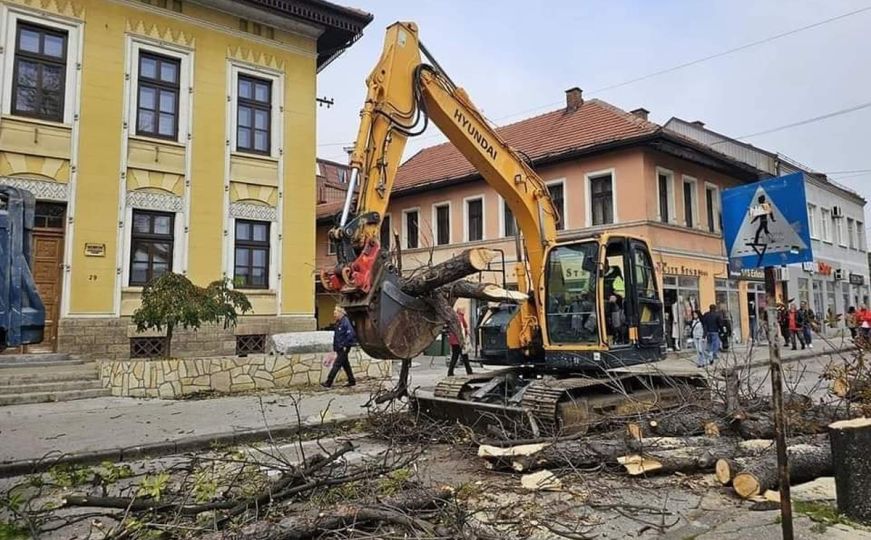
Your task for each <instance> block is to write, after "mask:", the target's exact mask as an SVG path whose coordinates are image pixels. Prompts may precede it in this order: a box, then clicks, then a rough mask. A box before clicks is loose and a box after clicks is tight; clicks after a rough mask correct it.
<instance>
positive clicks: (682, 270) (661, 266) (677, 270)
mask: <svg viewBox="0 0 871 540" xmlns="http://www.w3.org/2000/svg"><path fill="white" fill-rule="evenodd" d="M656 270H657V271H658V272H659V273H660V274H670V275H677V276H693V277H706V276H707V275H708V271H707V270H702V269H701V268H693V267H692V266H684V265H680V266H678V265H670V264H668V263H665V262H662V261H660V262H657V263H656Z"/></svg>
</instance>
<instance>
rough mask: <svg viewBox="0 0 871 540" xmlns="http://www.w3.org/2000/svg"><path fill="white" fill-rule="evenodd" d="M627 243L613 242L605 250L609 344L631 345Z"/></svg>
mask: <svg viewBox="0 0 871 540" xmlns="http://www.w3.org/2000/svg"><path fill="white" fill-rule="evenodd" d="M625 255H626V243H625V240H624V239H622V238H621V239H618V240H611V241H610V242H608V245H607V247H606V248H605V265H604V266H605V276H604V279H603V282H604V287H605V290H604V293H605V294H604V295H603V298H604V300H605V323H606V324H605V329H606V331H607V335H608V344H609V345H614V346H620V345H627V344H628V343H629V324H628V320H629V318H628V317H627V314H628V313H627V307H628V306H627V302H626V279H627V275H626V260H625V259H626V257H625Z"/></svg>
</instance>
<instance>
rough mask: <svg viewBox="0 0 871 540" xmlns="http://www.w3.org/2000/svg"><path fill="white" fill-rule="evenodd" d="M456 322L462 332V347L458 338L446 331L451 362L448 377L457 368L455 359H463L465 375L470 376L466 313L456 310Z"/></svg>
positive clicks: (462, 310)
mask: <svg viewBox="0 0 871 540" xmlns="http://www.w3.org/2000/svg"><path fill="white" fill-rule="evenodd" d="M457 320H458V321H459V323H460V330H461V331H462V332H463V336H462V338H463V339H462V345H460V336H457V335H456V334H454V333H453V332H452V331H451V330H448V343H449V344H450V345H451V362H450V364H448V377H453V376H454V368H455V367H456V366H457V359H459V358H462V359H463V365H464V366H465V367H466V375H471V374H472V365H471V364H470V363H469V353H468V350H469V324H468V323H467V322H466V311H465V310H464V309H463V308H461V307H458V308H457Z"/></svg>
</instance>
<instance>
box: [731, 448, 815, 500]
mask: <svg viewBox="0 0 871 540" xmlns="http://www.w3.org/2000/svg"><path fill="white" fill-rule="evenodd" d="M787 453H788V456H789V478H790V483H795V484H800V483H802V482H808V481H810V480H813V479H815V478H819V477H820V476H825V475H827V474H831V470H832V451H831V448H830V447H829V445H827V444H796V445H793V446H790V447H788V448H787ZM778 485H779V482H778V476H777V456H776V455H775V453H773V452H769V453H766V454H764V455H763V456H762V457H760V458H759V459H756V460H754V461H753V462H751V463H749V464H748V465H747V466H746V468H745V469H744V470H742V471H741V472H739V473H738V474H736V475H735V476H734V477H733V478H732V487H733V488H734V489H735V492H736V493H737V494H738V495H739V496H740V497H742V498H744V499H749V498H750V497H755V496H757V495H762V494H763V493H765V491H766V490H768V489H777V487H778Z"/></svg>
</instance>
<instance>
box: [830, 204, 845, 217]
mask: <svg viewBox="0 0 871 540" xmlns="http://www.w3.org/2000/svg"><path fill="white" fill-rule="evenodd" d="M832 217H833V218H836V217H844V209H843V208H841V207H840V206H833V207H832Z"/></svg>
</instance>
